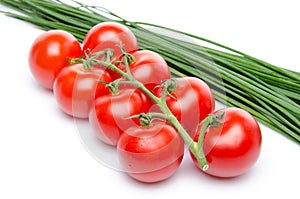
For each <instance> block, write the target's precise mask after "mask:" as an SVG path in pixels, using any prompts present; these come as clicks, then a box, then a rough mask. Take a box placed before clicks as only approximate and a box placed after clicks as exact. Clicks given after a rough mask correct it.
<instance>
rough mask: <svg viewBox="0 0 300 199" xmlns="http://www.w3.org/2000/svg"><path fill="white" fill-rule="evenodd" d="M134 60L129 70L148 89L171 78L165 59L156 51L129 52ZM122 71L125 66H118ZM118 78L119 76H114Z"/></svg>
mask: <svg viewBox="0 0 300 199" xmlns="http://www.w3.org/2000/svg"><path fill="white" fill-rule="evenodd" d="M131 55H132V56H133V57H134V62H133V63H131V64H130V71H131V73H132V75H133V77H135V78H136V79H137V80H138V81H139V82H141V83H143V84H144V85H145V86H146V87H147V88H148V89H149V90H150V91H152V90H153V88H154V87H155V86H157V85H160V84H161V83H162V82H163V81H164V80H167V79H170V78H171V73H170V69H169V66H168V64H167V63H166V61H165V60H164V59H163V58H162V57H161V56H160V55H159V54H157V53H156V52H153V51H150V50H139V51H136V52H133V53H131ZM119 67H120V68H121V69H122V70H123V71H125V70H126V69H125V68H126V67H125V66H124V65H120V66H119ZM115 78H120V76H118V77H115Z"/></svg>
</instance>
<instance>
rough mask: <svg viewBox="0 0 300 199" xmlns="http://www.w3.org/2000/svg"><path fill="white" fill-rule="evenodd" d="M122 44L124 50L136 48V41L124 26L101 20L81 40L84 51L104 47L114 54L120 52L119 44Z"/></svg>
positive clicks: (102, 48)
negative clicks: (111, 50)
mask: <svg viewBox="0 0 300 199" xmlns="http://www.w3.org/2000/svg"><path fill="white" fill-rule="evenodd" d="M121 43H122V44H123V46H124V49H125V51H126V52H132V51H136V50H138V43H137V40H136V38H135V36H134V34H133V33H132V32H131V30H130V29H128V28H127V27H126V26H124V25H122V24H120V23H116V22H102V23H99V24H97V25H95V26H94V27H92V28H91V29H90V30H89V32H88V33H87V34H86V36H85V38H84V40H83V50H84V51H85V52H88V51H92V52H97V51H101V50H104V49H106V48H111V49H113V50H114V51H115V55H116V56H120V55H121V54H122V52H121V49H120V44H121Z"/></svg>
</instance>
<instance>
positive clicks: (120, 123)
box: [89, 89, 150, 146]
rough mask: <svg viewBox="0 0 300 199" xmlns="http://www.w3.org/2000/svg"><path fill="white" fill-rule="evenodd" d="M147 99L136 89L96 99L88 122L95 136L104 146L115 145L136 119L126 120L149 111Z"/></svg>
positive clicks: (137, 121)
mask: <svg viewBox="0 0 300 199" xmlns="http://www.w3.org/2000/svg"><path fill="white" fill-rule="evenodd" d="M149 106H150V101H149V99H148V98H147V97H146V96H145V95H144V94H143V93H142V92H141V91H140V90H138V89H121V90H120V91H119V93H118V94H115V95H114V94H108V95H104V96H101V97H99V98H97V99H96V101H95V105H94V106H93V108H92V109H91V112H90V115H89V122H90V124H91V126H92V129H93V131H94V132H95V134H96V136H97V137H98V138H99V139H100V140H101V141H103V142H104V143H106V144H109V145H113V146H115V145H117V142H118V140H119V137H120V135H121V134H122V133H123V131H125V130H126V129H127V128H129V127H130V126H135V125H137V124H138V123H139V120H138V119H136V118H135V119H126V118H128V117H130V116H133V115H139V114H140V113H146V112H148V110H149Z"/></svg>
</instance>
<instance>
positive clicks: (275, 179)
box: [0, 0, 300, 199]
mask: <svg viewBox="0 0 300 199" xmlns="http://www.w3.org/2000/svg"><path fill="white" fill-rule="evenodd" d="M85 2H92V1H85ZM97 2H98V4H99V5H102V6H104V7H106V8H108V9H111V10H112V11H115V12H116V13H118V14H120V15H121V16H123V17H124V18H126V19H129V20H133V21H146V22H152V23H156V24H159V25H165V26H168V27H173V28H176V29H180V30H183V31H186V32H190V33H194V34H197V35H201V36H203V37H205V38H208V39H211V40H214V41H217V42H220V43H223V44H226V45H228V46H231V47H233V48H236V49H238V50H241V51H243V52H246V53H248V54H251V55H253V56H256V57H258V58H261V59H263V60H265V61H268V62H270V63H273V64H275V65H278V66H281V67H285V68H289V69H292V70H296V71H300V69H299V53H300V50H299V46H300V37H299V35H300V29H299V19H300V12H299V4H298V3H297V1H290V0H285V1H274V0H273V1H258V0H252V1H232V0H227V1H214V0H213V1H207V0H206V1H190V0H185V1H183V2H178V3H175V2H174V1H162V0H160V1H156V0H152V1H145V2H144V1H143V3H141V1H132V0H128V1H114V0H104V1H94V2H93V3H92V4H97ZM100 2H101V4H100ZM195 2H198V3H197V4H195ZM0 9H4V8H3V7H0ZM0 27H1V31H0V35H1V37H0V44H1V46H0V57H1V62H0V67H1V72H0V92H1V98H0V99H1V101H0V102H1V103H0V117H1V119H0V124H1V125H0V161H1V163H0V198H3V199H4V198H5V199H6V198H32V199H35V198H103V197H104V196H105V197H108V196H112V197H116V198H117V197H118V198H119V197H120V198H121V197H125V198H127V197H128V198H129V197H132V198H154V197H157V196H159V197H162V198H163V197H167V196H168V197H170V196H179V197H186V198H187V197H197V198H220V197H222V198H231V199H233V198H255V197H261V196H262V195H264V196H268V198H274V197H275V196H276V198H277V197H278V198H279V197H285V198H300V193H299V179H300V158H299V157H300V156H299V154H300V153H299V152H300V150H299V145H297V144H295V143H293V142H292V141H290V140H288V139H286V138H285V137H283V136H282V135H280V134H278V133H276V132H274V131H272V130H270V129H268V128H267V127H265V126H263V125H261V129H262V133H263V148H262V153H261V156H260V158H259V160H258V162H257V163H256V165H255V166H254V167H253V168H252V169H251V170H250V171H249V172H248V173H247V174H245V175H243V176H241V177H238V178H233V179H217V178H212V177H210V176H207V175H204V174H203V173H201V172H199V170H197V169H196V168H195V167H194V165H193V164H192V163H191V161H190V157H189V156H186V157H185V159H184V162H183V164H182V166H181V167H180V168H179V170H178V171H177V173H176V174H175V175H174V176H173V177H172V178H171V179H169V180H167V181H164V182H162V183H158V184H151V185H149V184H142V183H138V182H136V181H134V180H132V179H131V178H129V177H128V176H127V175H125V174H123V173H121V172H117V171H115V170H112V169H110V168H107V167H106V166H104V165H103V164H101V163H99V162H98V161H96V160H95V159H94V158H93V157H92V156H91V155H90V153H88V152H87V150H86V149H85V147H84V146H83V144H82V142H81V140H80V138H79V136H78V133H77V129H76V126H75V124H74V121H73V119H72V118H70V117H68V116H66V115H65V114H63V113H62V112H61V111H60V110H59V109H58V107H57V105H56V102H55V99H54V97H53V94H52V93H51V92H49V91H47V90H45V89H43V88H41V87H40V86H39V85H37V83H36V82H35V80H34V79H33V78H32V76H31V74H30V71H29V67H28V63H27V57H28V51H29V48H30V46H31V44H32V42H33V41H34V39H35V38H36V37H37V36H38V35H39V34H41V33H42V31H40V30H38V29H36V28H35V27H33V26H32V25H30V24H26V23H24V22H20V21H18V20H14V19H10V18H8V17H5V16H4V15H2V14H0ZM107 194H108V195H107Z"/></svg>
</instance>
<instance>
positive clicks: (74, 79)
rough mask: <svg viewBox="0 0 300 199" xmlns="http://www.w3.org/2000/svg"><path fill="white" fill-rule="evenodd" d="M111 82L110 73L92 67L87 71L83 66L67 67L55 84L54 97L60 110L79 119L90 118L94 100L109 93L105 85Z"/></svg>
mask: <svg viewBox="0 0 300 199" xmlns="http://www.w3.org/2000/svg"><path fill="white" fill-rule="evenodd" d="M98 80H102V81H104V82H111V81H112V78H111V76H110V75H109V73H108V72H106V71H104V70H102V69H99V68H96V67H92V68H91V69H89V70H85V69H84V67H83V64H75V65H72V66H69V67H65V68H63V69H62V71H61V72H60V73H59V75H58V76H57V78H56V80H55V82H54V89H53V90H54V95H55V98H56V101H57V103H58V105H59V106H60V108H61V109H62V110H63V111H64V112H65V113H67V114H69V115H71V116H74V117H77V118H88V115H89V111H90V109H91V106H92V104H93V102H94V100H95V99H96V98H97V97H99V96H101V95H104V94H108V93H109V89H108V88H106V86H105V85H104V84H103V83H100V82H98Z"/></svg>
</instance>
